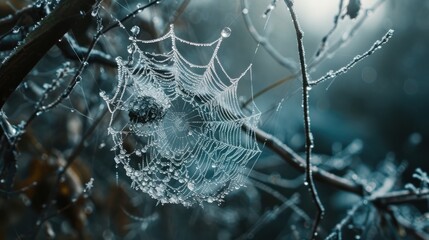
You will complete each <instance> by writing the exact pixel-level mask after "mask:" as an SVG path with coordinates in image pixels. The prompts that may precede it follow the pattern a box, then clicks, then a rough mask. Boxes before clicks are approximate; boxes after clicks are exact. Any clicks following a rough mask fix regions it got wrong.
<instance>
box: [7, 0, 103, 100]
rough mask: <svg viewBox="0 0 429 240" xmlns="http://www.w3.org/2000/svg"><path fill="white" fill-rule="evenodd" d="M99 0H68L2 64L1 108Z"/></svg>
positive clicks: (45, 19)
mask: <svg viewBox="0 0 429 240" xmlns="http://www.w3.org/2000/svg"><path fill="white" fill-rule="evenodd" d="M94 2H95V0H80V1H76V0H64V1H61V2H60V3H59V4H58V6H57V7H56V8H55V9H54V10H53V11H52V13H51V14H49V15H48V16H46V17H45V18H44V19H43V20H42V22H41V24H40V26H38V27H37V28H36V29H34V30H33V31H32V32H30V33H29V34H28V36H27V37H26V38H25V40H24V42H23V43H22V44H21V45H20V46H19V47H18V48H17V49H16V50H14V51H13V52H12V54H11V55H10V56H9V57H8V58H7V59H6V60H5V61H4V62H3V64H2V65H1V66H0V79H1V81H0V108H2V107H3V105H4V104H5V102H6V100H7V99H8V98H9V96H10V95H11V94H12V93H13V92H14V91H15V89H16V88H17V87H18V86H19V84H21V82H22V81H23V79H24V77H25V76H27V74H28V73H29V72H30V71H31V69H32V68H33V67H34V66H35V65H36V64H37V63H38V62H39V60H40V59H41V58H42V57H43V56H44V55H45V54H46V52H47V51H48V50H49V49H50V48H51V47H52V46H53V45H54V44H56V43H57V41H58V40H59V39H60V38H61V37H62V36H63V35H64V34H65V33H66V32H67V31H69V30H70V29H71V27H72V26H73V25H74V24H75V23H76V22H78V20H79V19H81V18H82V17H83V16H82V13H85V12H87V11H89V10H90V8H91V6H92V4H93V3H94Z"/></svg>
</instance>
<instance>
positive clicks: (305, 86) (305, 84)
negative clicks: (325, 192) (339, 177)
mask: <svg viewBox="0 0 429 240" xmlns="http://www.w3.org/2000/svg"><path fill="white" fill-rule="evenodd" d="M285 3H286V5H287V6H288V8H289V13H290V15H291V18H292V22H293V25H294V27H295V32H296V38H297V43H298V53H299V63H300V66H301V75H302V107H303V114H304V131H305V152H306V157H305V162H306V170H305V185H308V187H309V190H310V192H311V196H312V198H313V201H314V203H315V204H316V209H317V211H316V216H315V219H314V223H313V227H312V231H311V238H312V239H314V238H316V236H317V230H318V227H319V224H320V221H321V220H322V217H323V214H324V211H325V209H324V207H323V205H322V202H321V201H320V198H319V195H318V193H317V189H316V186H315V184H314V180H313V173H312V166H311V150H312V148H313V144H314V143H313V135H312V133H311V128H310V107H309V102H308V98H309V92H310V89H311V87H310V82H309V76H308V72H307V64H306V62H305V50H304V43H303V31H302V30H301V27H300V26H299V22H298V19H297V16H296V13H295V10H294V7H293V2H292V1H291V0H285Z"/></svg>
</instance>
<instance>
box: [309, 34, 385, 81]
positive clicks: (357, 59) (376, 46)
mask: <svg viewBox="0 0 429 240" xmlns="http://www.w3.org/2000/svg"><path fill="white" fill-rule="evenodd" d="M392 35H393V30H392V29H390V30H389V31H387V33H386V34H385V35H384V36H383V37H382V38H381V39H380V40H378V41H376V42H375V43H374V44H373V45H372V47H371V48H370V49H369V50H368V51H366V52H364V53H363V54H362V55H357V56H355V57H354V58H353V60H352V61H351V62H349V63H348V64H347V65H346V66H344V67H342V68H340V69H338V70H336V71H332V70H331V71H329V72H328V73H327V74H326V75H325V76H323V77H321V78H319V79H317V80H314V81H311V82H310V86H314V85H316V84H318V83H321V82H324V81H326V80H328V79H332V78H335V77H338V76H339V75H341V74H344V73H346V72H347V71H348V70H350V69H351V68H352V67H353V66H354V65H356V64H357V63H358V62H360V61H362V60H363V59H365V58H366V57H368V56H369V55H371V54H373V53H374V52H376V51H377V50H379V49H381V47H382V46H383V45H384V44H386V43H387V42H388V41H389V40H390V38H391V37H392Z"/></svg>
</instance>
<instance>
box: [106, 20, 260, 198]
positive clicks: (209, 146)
mask: <svg viewBox="0 0 429 240" xmlns="http://www.w3.org/2000/svg"><path fill="white" fill-rule="evenodd" d="M134 30H135V29H134ZM229 31H230V30H229V29H224V31H223V32H222V36H221V37H220V38H219V39H217V40H216V41H213V42H211V43H204V44H200V43H193V42H190V41H186V40H184V39H181V38H179V37H177V36H176V35H175V33H174V29H173V26H171V29H170V31H169V32H168V33H167V34H166V35H165V36H163V37H161V38H158V39H154V40H150V41H143V40H137V39H135V38H133V37H132V38H131V40H132V43H131V45H130V46H129V48H128V50H129V52H131V55H132V60H131V61H130V63H127V62H126V61H124V60H122V59H120V58H118V59H117V62H118V66H119V67H118V88H117V90H116V92H115V94H114V96H113V97H112V98H111V99H109V98H108V97H107V96H106V95H105V94H104V93H103V94H102V96H103V98H104V99H105V100H106V102H107V103H108V105H109V110H110V112H111V113H112V117H111V120H110V124H109V130H108V132H109V134H110V135H112V137H113V141H114V143H115V151H117V152H118V153H117V155H116V157H115V161H116V163H117V164H119V163H121V164H123V165H124V168H125V170H126V174H127V175H128V176H129V177H130V178H131V179H132V181H133V182H132V186H133V187H134V188H135V189H138V190H142V191H143V192H147V193H148V194H149V195H150V196H151V197H153V198H155V199H157V200H159V201H160V202H161V203H181V204H183V205H192V204H194V203H201V202H203V201H207V202H214V201H217V202H221V201H222V200H223V198H224V197H225V195H226V194H227V193H228V192H230V191H232V190H233V189H238V188H239V187H240V186H242V185H243V181H244V179H243V176H244V174H243V173H244V171H245V169H246V168H245V166H246V164H247V163H248V161H249V160H250V159H252V158H255V157H257V155H258V154H259V153H260V150H259V147H258V145H257V142H256V138H255V135H254V133H253V131H252V130H248V131H247V132H245V133H243V132H242V129H241V127H242V126H243V124H246V125H249V126H251V128H250V129H252V128H255V127H256V123H257V122H258V119H259V116H260V113H259V111H258V110H257V108H254V110H253V114H252V115H250V116H246V115H245V114H244V113H243V112H242V111H241V109H240V106H239V103H238V100H237V99H238V97H237V94H236V90H237V84H238V82H239V80H240V79H241V78H242V77H243V76H245V75H246V74H247V73H248V72H249V71H251V66H249V68H247V69H246V70H245V71H244V72H243V73H242V74H241V75H240V76H239V77H237V78H232V77H230V76H228V74H227V73H226V71H225V69H224V68H223V66H222V64H221V62H220V60H219V59H218V56H217V51H218V49H219V47H220V45H221V43H222V40H223V38H225V37H228V36H229V34H230V32H229ZM166 40H170V41H171V45H172V46H171V50H170V51H168V52H166V53H161V54H159V53H149V52H143V51H142V50H140V48H139V47H138V45H137V44H154V43H155V44H157V43H161V42H162V41H166ZM177 41H179V42H181V43H183V44H186V45H189V46H193V47H214V50H213V54H212V57H211V59H210V61H209V63H208V64H207V65H196V64H193V63H191V62H190V61H188V60H187V59H185V57H184V56H183V55H181V53H180V52H179V50H178V49H177V47H176V42H177ZM195 70H200V71H201V70H202V71H203V73H202V74H200V73H197V72H195ZM222 75H223V77H224V78H226V79H227V80H228V84H229V85H228V84H224V83H223V81H222V80H223V78H222ZM136 98H140V99H142V98H146V99H154V100H156V104H157V106H159V107H158V108H159V109H161V110H159V109H158V110H156V109H157V108H154V109H155V112H156V114H159V115H161V114H163V116H162V117H157V116H156V114H155V115H154V118H157V120H156V121H153V122H145V123H133V122H130V121H127V120H126V119H124V120H125V121H122V122H120V121H119V122H118V121H116V118H120V117H121V116H120V115H124V114H123V113H122V114H120V113H121V112H129V111H130V103H135V99H136ZM128 137H130V138H135V139H136V140H137V141H135V144H136V146H135V148H134V149H133V150H127V149H125V148H124V146H123V144H124V139H125V138H128ZM136 157H137V158H138V159H139V160H138V164H137V165H138V166H132V165H136V164H135V163H133V162H134V159H135V158H136Z"/></svg>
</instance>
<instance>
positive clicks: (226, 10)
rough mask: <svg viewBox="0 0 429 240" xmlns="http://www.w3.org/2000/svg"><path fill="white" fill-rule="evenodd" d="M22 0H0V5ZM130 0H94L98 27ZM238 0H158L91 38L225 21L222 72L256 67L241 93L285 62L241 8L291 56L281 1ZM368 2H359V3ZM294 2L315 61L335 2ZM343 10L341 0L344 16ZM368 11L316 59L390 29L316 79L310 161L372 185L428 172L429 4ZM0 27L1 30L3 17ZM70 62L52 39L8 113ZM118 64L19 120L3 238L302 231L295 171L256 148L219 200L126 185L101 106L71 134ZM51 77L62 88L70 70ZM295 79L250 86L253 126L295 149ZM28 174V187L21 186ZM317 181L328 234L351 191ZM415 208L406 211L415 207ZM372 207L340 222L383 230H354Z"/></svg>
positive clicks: (89, 74)
mask: <svg viewBox="0 0 429 240" xmlns="http://www.w3.org/2000/svg"><path fill="white" fill-rule="evenodd" d="M30 2H31V1H24V0H22V1H5V2H4V3H0V7H1V8H0V17H4V16H6V15H7V14H11V13H13V12H14V11H15V10H16V9H20V8H23V7H24V6H26V4H29V3H30ZM39 2H40V1H39ZM139 2H141V1H133V0H113V1H103V2H102V6H103V7H102V9H100V14H101V16H102V17H103V25H104V26H107V25H108V23H109V22H112V21H113V20H112V16H113V17H114V18H118V19H119V18H121V17H123V16H125V15H126V14H128V13H130V12H131V11H132V10H133V9H135V7H136V5H137V3H139ZM347 2H348V1H345V4H346V3H347ZM142 3H145V2H142ZM242 3H243V2H242V1H238V0H237V1H228V0H217V1H213V0H198V1H196V0H194V1H189V2H187V1H174V0H165V1H162V2H161V3H160V4H159V5H157V6H156V7H154V8H153V9H149V10H148V11H144V12H143V13H140V14H138V15H137V16H136V17H134V18H132V19H131V20H130V21H128V22H126V23H125V28H126V29H121V28H118V29H115V30H113V31H111V32H109V33H108V34H106V36H104V37H103V38H102V39H101V40H100V42H99V44H98V46H97V49H98V50H101V51H105V52H106V53H109V54H110V55H112V56H114V57H115V56H118V55H119V56H123V57H126V56H127V54H128V53H127V49H126V46H127V45H128V43H129V41H128V34H127V32H126V31H128V32H129V29H130V28H131V26H134V25H138V26H140V28H141V34H140V36H139V38H144V39H150V38H153V37H157V36H160V35H162V34H163V33H164V32H165V30H168V26H169V24H170V23H171V22H172V21H174V24H175V31H176V33H177V35H178V36H180V37H181V38H183V39H187V40H189V41H193V42H211V41H213V40H215V39H217V38H218V37H219V35H220V33H221V31H222V29H224V28H225V27H229V28H230V29H231V30H232V34H231V36H230V37H229V38H227V39H225V41H224V42H223V44H222V47H221V49H220V50H219V58H220V59H221V61H222V62H223V64H224V66H225V68H226V70H227V72H228V73H229V74H230V75H232V76H238V75H239V74H240V73H241V72H243V71H244V70H245V69H246V68H247V66H248V65H249V64H252V79H250V78H247V79H243V80H242V81H241V82H240V87H239V94H240V96H242V97H241V100H242V101H243V102H244V101H246V100H247V99H249V98H251V97H252V94H256V93H258V92H259V91H261V90H262V89H264V88H266V87H267V86H269V85H271V84H273V83H275V82H276V81H279V80H281V79H284V78H285V77H288V76H290V75H292V74H294V72H292V71H290V70H288V69H286V68H284V67H283V66H281V65H280V64H279V63H278V62H277V61H276V60H274V59H273V58H272V57H271V56H270V55H269V54H268V53H267V51H266V50H265V49H264V47H263V46H261V45H258V43H257V42H256V41H255V40H254V39H253V38H252V36H251V34H250V33H249V29H248V28H247V27H246V24H245V22H244V20H243V16H242V15H243V14H246V15H247V16H249V18H250V19H251V21H252V22H253V25H254V27H255V28H256V30H257V31H258V32H259V34H260V35H264V36H266V39H267V40H269V42H270V43H271V44H272V46H273V47H274V48H275V49H276V51H277V52H278V53H279V54H281V55H283V56H285V57H288V58H291V59H293V60H295V61H297V57H298V53H297V48H296V40H295V39H296V37H295V31H294V29H293V27H292V24H291V20H290V16H289V13H288V11H287V9H286V6H285V4H284V2H283V1H271V0H265V1H260V0H257V1H256V0H249V1H248V6H247V7H246V8H245V7H244V6H243V4H242ZM273 3H276V4H275V8H273V9H272V10H271V11H270V7H269V6H270V4H273ZM374 3H375V1H370V0H366V1H362V9H367V8H370V7H372V6H373V4H374ZM181 7H183V9H182V8H181ZM14 8H16V9H14ZM296 11H297V14H298V17H299V20H300V23H301V26H302V29H303V31H304V33H305V34H304V43H305V47H306V57H307V59H308V61H309V62H308V64H309V65H311V64H312V62H311V59H313V56H314V55H315V52H316V51H317V49H318V47H319V46H320V43H321V39H322V38H323V37H324V36H325V35H326V34H327V33H328V31H329V30H330V29H331V28H332V27H333V25H334V17H335V16H336V14H337V12H338V1H332V0H302V1H296ZM177 13H180V15H178V14H177ZM344 14H345V11H343V12H342V14H341V15H344ZM363 15H364V10H361V11H360V12H359V15H358V16H357V18H356V19H350V18H349V16H344V19H342V20H340V22H339V24H338V27H337V29H336V30H335V32H334V33H333V34H332V35H331V36H330V38H329V39H330V41H329V43H330V44H333V43H335V42H336V41H337V40H340V39H342V38H347V36H346V35H345V34H344V33H346V32H348V31H349V30H350V28H352V27H353V25H354V24H356V22H358V21H361V18H362V17H364V16H363ZM175 16H177V18H175ZM364 18H365V20H364V21H363V23H362V25H361V26H360V28H359V29H358V30H357V32H356V33H355V34H354V35H353V36H352V37H351V38H350V40H349V41H348V42H347V43H346V44H345V45H344V46H342V48H340V49H338V50H337V49H336V45H328V47H332V48H331V49H332V50H333V51H335V53H334V54H331V55H329V56H327V57H326V59H324V60H323V61H322V62H320V63H319V64H318V65H317V67H316V68H314V69H312V71H311V78H312V79H317V78H319V77H321V76H323V75H324V74H325V73H326V72H327V71H328V70H330V69H333V70H336V69H338V68H340V67H342V66H344V65H345V64H347V63H348V62H349V61H351V60H352V59H353V57H354V56H355V55H357V54H361V53H363V52H365V51H366V50H367V49H369V48H370V47H371V46H372V44H373V43H374V42H375V41H376V40H378V39H380V38H381V37H382V36H383V35H384V34H385V33H386V32H387V30H388V29H394V30H395V32H394V36H393V38H392V39H391V40H390V41H389V43H388V44H386V45H385V46H384V47H383V48H382V49H380V50H378V51H377V52H376V53H375V54H373V55H371V56H370V57H368V58H367V59H365V60H364V61H362V62H360V63H358V64H357V65H356V66H355V67H354V68H353V69H351V70H350V71H349V72H348V73H346V74H344V75H341V76H339V77H337V78H335V79H333V80H330V81H327V82H325V83H322V84H320V85H318V86H315V87H314V88H313V89H312V91H311V95H310V102H311V109H310V113H311V118H312V119H311V120H312V121H311V123H312V130H313V134H314V139H315V148H314V151H313V153H314V160H315V163H318V164H321V166H323V167H326V168H327V169H329V170H331V171H332V172H334V173H336V174H339V175H346V176H347V177H350V178H351V179H354V180H357V181H359V180H362V179H368V182H367V184H369V185H371V184H378V182H377V181H378V180H379V179H380V178H381V177H382V175H383V174H385V173H384V172H383V171H386V172H387V171H389V168H396V167H395V166H398V165H400V164H402V163H404V162H406V163H408V167H407V168H406V169H405V172H404V173H403V174H402V178H401V179H402V180H400V181H399V183H403V184H405V183H408V182H412V183H415V184H416V185H418V183H417V182H415V179H412V177H411V176H412V173H413V172H414V171H415V169H416V168H418V167H419V168H421V169H423V170H424V171H427V170H429V162H428V160H427V159H426V158H427V153H428V149H429V124H428V110H429V94H428V93H429V82H428V80H429V79H428V77H427V76H429V66H428V61H427V57H428V56H429V49H428V42H429V2H428V1H424V0H412V1H397V0H386V1H382V4H381V5H379V6H378V7H377V8H376V9H374V11H371V12H369V14H368V16H367V17H364ZM95 22H96V21H95V20H94V18H93V17H92V16H90V15H88V17H87V18H86V22H85V23H84V24H81V25H79V26H77V27H76V28H75V29H73V32H72V33H71V36H73V38H75V39H76V41H77V42H78V43H79V44H80V45H82V46H86V45H88V43H89V41H90V39H91V36H92V35H93V34H94V29H95V26H96V24H95ZM0 31H1V32H2V34H3V33H4V32H5V31H7V29H0ZM14 34H15V35H19V34H20V33H19V32H18V33H14ZM329 43H328V44H329ZM8 54H10V51H9V50H3V51H2V52H1V55H0V56H1V57H2V58H4V57H6V56H7V55H8ZM188 55H189V56H190V58H193V59H203V58H204V57H205V56H204V53H201V52H198V50H192V52H191V53H189V54H188ZM67 61H68V62H70V63H69V64H68V65H67V64H65V62H67ZM64 64H65V65H64ZM78 65H79V61H76V60H73V59H70V58H66V57H64V55H63V54H62V52H61V50H59V48H58V47H53V48H52V49H51V50H50V51H49V53H48V54H47V55H46V56H45V57H44V58H43V59H42V61H41V62H39V64H38V65H37V66H36V68H35V69H34V70H33V71H32V72H31V73H30V74H29V75H28V76H27V78H26V82H24V83H23V84H22V86H20V88H19V89H18V90H17V91H16V92H15V94H14V95H13V96H12V97H11V98H10V99H9V101H8V102H7V103H6V105H5V106H4V108H3V111H4V112H5V114H6V115H7V116H8V120H9V122H11V123H12V124H18V123H19V122H21V121H23V120H25V119H27V118H28V116H29V114H30V113H31V111H32V110H33V109H34V104H35V102H36V101H37V99H38V98H39V97H40V94H41V92H42V91H43V88H44V84H45V83H47V82H50V81H51V80H52V79H56V77H55V76H56V75H57V70H58V69H60V70H63V71H66V72H67V68H68V66H69V67H70V68H71V69H73V68H76V67H77V66H78ZM115 75H116V70H115V67H114V66H113V67H112V66H105V65H103V64H97V63H91V64H90V67H89V68H88V69H87V70H86V71H85V72H84V75H83V80H82V82H81V83H79V85H78V86H77V87H76V88H75V90H74V91H73V93H72V95H71V96H70V97H69V98H67V99H66V100H65V101H64V102H63V103H62V104H61V105H60V106H59V107H57V108H55V109H54V110H52V111H49V112H47V113H45V114H43V115H41V116H40V117H38V118H36V119H35V121H34V122H32V124H31V125H30V126H29V128H28V129H27V131H26V134H25V135H24V136H23V139H22V141H21V142H20V144H19V147H18V153H19V154H18V173H17V178H16V181H15V188H16V189H21V188H25V189H27V188H29V190H28V189H27V190H23V191H22V192H18V193H16V194H9V195H8V194H5V196H4V197H3V198H2V199H0V215H2V216H5V217H2V220H0V222H1V223H0V226H2V227H0V234H2V236H3V237H4V238H16V237H18V236H23V237H28V236H37V237H38V238H46V237H51V236H55V238H64V239H66V238H70V237H73V238H95V239H98V238H105V239H122V238H128V239H134V238H146V239H202V238H204V239H231V238H232V239H235V238H240V237H241V238H251V237H254V238H256V239H262V238H263V239H276V238H278V239H293V238H296V239H300V238H302V237H303V236H305V233H306V232H308V230H306V229H308V228H309V223H311V219H312V217H313V214H314V210H315V209H314V204H313V203H312V202H311V200H310V197H309V195H308V194H307V189H306V187H304V186H303V185H302V182H303V178H302V175H301V174H300V173H299V172H297V171H295V170H294V169H292V168H291V167H290V166H289V165H288V164H287V163H285V162H284V161H283V160H281V159H280V158H279V157H278V156H276V155H274V154H272V153H271V152H270V151H269V149H266V148H264V147H263V146H261V148H262V150H263V152H262V154H261V156H260V158H259V159H258V160H257V162H256V165H255V167H254V170H255V171H254V173H253V174H251V175H250V178H249V183H248V186H247V187H246V188H244V189H241V190H238V191H236V192H234V193H232V194H230V195H229V196H228V197H227V199H226V202H225V203H223V204H221V205H220V206H217V205H210V204H204V206H195V207H192V208H184V207H182V206H179V205H163V206H162V205H157V203H156V201H154V200H152V199H150V198H149V197H148V195H146V194H145V193H142V192H136V191H134V190H132V189H130V188H129V184H130V182H129V179H128V178H127V177H126V176H125V175H124V172H123V170H122V169H121V168H115V163H114V161H113V157H114V155H113V152H111V151H109V149H110V147H111V144H112V143H111V141H110V139H109V138H110V136H108V135H107V118H103V119H102V120H101V122H100V124H99V125H98V126H97V128H96V130H95V131H94V132H92V134H91V135H89V136H88V137H87V138H85V139H84V141H81V139H82V136H84V134H85V133H86V132H88V129H90V127H91V126H92V125H93V124H94V122H97V121H96V120H97V119H98V117H99V114H100V108H101V107H100V105H103V104H104V103H103V101H102V100H101V99H100V97H99V95H98V93H99V92H100V91H101V90H103V91H107V92H109V91H111V90H112V89H113V88H114V87H115V84H116V76H115ZM59 82H60V84H61V86H66V83H67V82H68V78H65V80H64V81H63V80H59ZM300 86H301V84H300V81H299V79H291V80H290V81H287V82H286V83H284V84H282V85H279V86H278V87H276V88H274V89H272V90H270V91H269V92H266V93H265V94H263V95H261V96H260V97H258V98H256V99H255V104H256V106H257V107H258V108H259V109H260V111H261V112H262V119H261V122H260V128H261V129H263V130H265V131H267V132H268V133H271V134H273V135H274V136H276V137H277V138H279V139H280V140H282V141H283V142H285V143H286V144H288V145H289V146H290V147H291V148H292V149H294V150H295V151H296V152H298V153H303V152H304V134H303V120H302V109H301V91H300ZM61 89H62V88H60V89H59V90H57V91H56V92H57V94H58V93H59V92H60V90H61ZM54 93H55V92H54ZM53 98H54V97H53V96H52V99H53ZM80 142H81V143H82V146H83V147H81V148H79V149H78V155H77V157H76V160H75V161H74V162H73V166H72V167H71V168H70V171H68V173H67V175H66V178H65V180H64V181H62V183H61V186H60V187H59V191H57V193H56V196H55V197H53V198H55V201H56V203H57V207H55V206H49V204H48V205H47V203H46V201H47V200H48V199H49V198H48V196H49V194H50V193H49V190H47V189H51V188H52V186H53V185H55V184H56V182H55V173H56V171H57V168H58V165H61V162H64V159H67V157H69V156H70V155H71V154H72V153H73V152H74V151H75V150H76V146H77V145H78V144H79V143H80ZM251 164H252V165H253V163H251ZM249 167H251V166H249ZM356 176H358V177H356ZM91 178H93V179H94V180H93V184H94V187H93V188H91V189H89V188H87V189H86V190H88V192H86V193H85V194H82V191H83V189H85V187H86V186H87V185H85V183H88V182H90V179H91ZM33 182H38V185H37V186H36V187H31V184H32V183H33ZM29 186H30V187H29ZM317 186H318V189H319V192H320V195H321V199H322V202H323V203H324V204H325V206H326V208H327V213H326V216H325V218H324V220H323V223H322V227H323V231H322V235H325V234H326V233H329V232H330V231H331V229H332V228H333V227H334V226H335V224H336V223H337V222H339V220H340V219H341V218H342V217H344V216H345V214H346V212H347V209H349V208H350V207H352V206H353V204H355V203H356V201H357V198H356V197H354V196H353V195H351V194H347V193H344V192H337V191H336V190H335V189H333V188H332V187H330V186H327V185H323V184H317ZM297 194H300V196H299V197H298V195H297ZM51 195H52V193H51ZM50 197H52V196H50ZM62 208H64V209H63V210H61V209H62ZM425 208H426V210H423V211H427V206H423V209H425ZM414 210H415V209H413V210H409V212H410V214H411V215H412V214H414V212H413V211H414ZM420 210H421V208H420ZM415 211H417V210H415ZM368 215H369V213H366V215H365V214H362V218H361V219H360V218H359V217H358V216H357V217H356V218H357V219H356V221H354V222H353V224H351V226H349V227H348V228H347V229H346V230H345V234H349V235H347V236H363V238H365V236H366V237H367V238H371V236H372V237H379V238H382V237H386V235H383V234H381V233H380V232H377V230H374V231H375V233H373V234H372V235H362V233H363V232H364V229H365V230H367V229H366V228H367V227H368V226H366V225H365V224H368V222H365V221H364V219H365V216H366V217H367V218H368ZM309 219H310V221H309Z"/></svg>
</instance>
